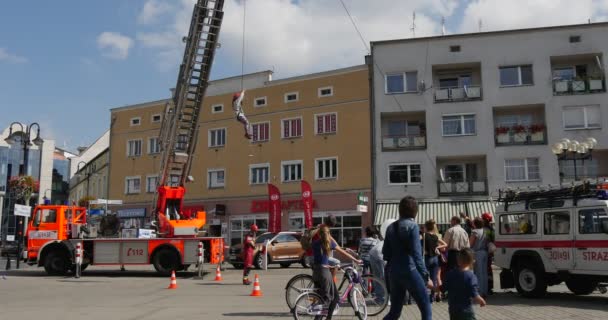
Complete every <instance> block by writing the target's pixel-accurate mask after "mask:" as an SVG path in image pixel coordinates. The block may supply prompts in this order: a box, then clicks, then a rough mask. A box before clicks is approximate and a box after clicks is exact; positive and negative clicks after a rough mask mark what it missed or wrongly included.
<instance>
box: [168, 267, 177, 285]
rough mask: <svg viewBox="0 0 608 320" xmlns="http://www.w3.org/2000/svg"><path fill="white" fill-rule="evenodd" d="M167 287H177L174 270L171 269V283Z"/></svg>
mask: <svg viewBox="0 0 608 320" xmlns="http://www.w3.org/2000/svg"><path fill="white" fill-rule="evenodd" d="M167 289H177V280H176V279H175V271H171V283H170V284H169V287H168V288H167Z"/></svg>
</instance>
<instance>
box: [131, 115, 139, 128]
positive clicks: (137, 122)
mask: <svg viewBox="0 0 608 320" xmlns="http://www.w3.org/2000/svg"><path fill="white" fill-rule="evenodd" d="M130 123H131V126H138V125H140V124H141V117H135V118H131V122H130Z"/></svg>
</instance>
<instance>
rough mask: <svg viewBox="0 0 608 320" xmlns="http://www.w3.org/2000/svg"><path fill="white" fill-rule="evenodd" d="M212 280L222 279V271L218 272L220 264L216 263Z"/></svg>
mask: <svg viewBox="0 0 608 320" xmlns="http://www.w3.org/2000/svg"><path fill="white" fill-rule="evenodd" d="M213 281H222V273H221V272H220V265H219V264H218V265H217V268H216V269H215V280H213Z"/></svg>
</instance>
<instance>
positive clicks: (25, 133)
mask: <svg viewBox="0 0 608 320" xmlns="http://www.w3.org/2000/svg"><path fill="white" fill-rule="evenodd" d="M14 125H18V126H19V128H20V130H16V131H14V132H13V126H14ZM34 127H36V138H34V139H33V140H32V131H33V129H34ZM17 138H20V142H21V145H22V147H23V164H21V165H20V166H19V176H24V175H27V165H28V161H29V152H28V151H29V149H30V147H31V146H32V143H34V144H35V145H36V146H38V148H40V155H42V145H43V144H44V140H42V138H41V137H40V125H39V124H38V123H37V122H34V123H32V124H30V125H26V126H25V127H24V126H23V124H21V123H20V122H13V123H11V125H10V126H9V132H8V137H6V139H4V141H6V143H8V144H9V145H13V144H15V143H16V142H17ZM40 161H42V156H41V157H40ZM40 174H41V172H38V175H39V177H38V180H40ZM29 201H30V199H23V202H24V203H23V204H24V205H28V204H29ZM16 229H17V230H16V231H17V255H18V257H17V269H19V261H20V260H21V242H22V241H23V217H21V216H18V217H17V228H16Z"/></svg>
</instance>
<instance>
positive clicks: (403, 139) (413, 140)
mask: <svg viewBox="0 0 608 320" xmlns="http://www.w3.org/2000/svg"><path fill="white" fill-rule="evenodd" d="M382 149H384V150H404V149H406V150H412V149H426V136H423V135H417V136H390V135H389V136H384V137H382Z"/></svg>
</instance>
